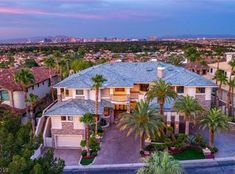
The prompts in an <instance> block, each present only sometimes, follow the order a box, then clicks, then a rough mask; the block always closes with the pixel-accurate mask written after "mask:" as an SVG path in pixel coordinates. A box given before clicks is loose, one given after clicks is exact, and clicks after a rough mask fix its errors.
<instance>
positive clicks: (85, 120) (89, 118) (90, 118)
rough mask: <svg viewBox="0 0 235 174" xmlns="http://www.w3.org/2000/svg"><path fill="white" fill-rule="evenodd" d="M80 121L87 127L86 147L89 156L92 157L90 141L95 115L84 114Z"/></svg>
mask: <svg viewBox="0 0 235 174" xmlns="http://www.w3.org/2000/svg"><path fill="white" fill-rule="evenodd" d="M80 121H81V122H82V123H84V124H85V126H86V131H85V133H86V147H87V156H90V148H89V140H90V126H91V125H92V124H93V123H94V115H93V114H91V113H86V114H84V115H83V116H82V117H81V118H80Z"/></svg>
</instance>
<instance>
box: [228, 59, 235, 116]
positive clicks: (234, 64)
mask: <svg viewBox="0 0 235 174" xmlns="http://www.w3.org/2000/svg"><path fill="white" fill-rule="evenodd" d="M229 65H230V66H231V74H230V76H229V81H228V83H227V84H228V86H229V89H228V94H227V109H228V114H231V108H233V106H232V107H230V104H231V103H232V100H233V93H232V92H233V88H234V87H235V84H234V78H232V76H233V75H234V74H235V60H231V61H230V62H229ZM232 104H233V103H232Z"/></svg>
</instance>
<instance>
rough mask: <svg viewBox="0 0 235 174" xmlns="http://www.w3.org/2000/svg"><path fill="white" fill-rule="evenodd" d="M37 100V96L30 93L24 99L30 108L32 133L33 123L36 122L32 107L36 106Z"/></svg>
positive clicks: (33, 131)
mask: <svg viewBox="0 0 235 174" xmlns="http://www.w3.org/2000/svg"><path fill="white" fill-rule="evenodd" d="M37 102H38V96H37V95H35V94H32V93H30V94H29V96H28V97H27V99H26V103H27V105H28V106H29V109H30V119H31V123H32V134H33V135H34V134H35V123H36V120H35V113H34V109H35V107H36V104H37Z"/></svg>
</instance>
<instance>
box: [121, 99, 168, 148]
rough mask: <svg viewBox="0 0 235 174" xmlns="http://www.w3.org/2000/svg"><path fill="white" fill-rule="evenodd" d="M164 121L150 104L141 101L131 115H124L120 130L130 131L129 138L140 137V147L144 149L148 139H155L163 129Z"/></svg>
mask: <svg viewBox="0 0 235 174" xmlns="http://www.w3.org/2000/svg"><path fill="white" fill-rule="evenodd" d="M163 125H164V122H163V119H162V118H161V117H160V115H157V114H156V110H155V109H153V108H151V107H150V106H149V103H148V102H145V101H143V100H141V101H140V102H138V103H137V106H136V108H135V109H134V110H133V111H132V112H131V113H123V114H122V116H121V118H120V121H119V123H118V125H117V126H118V127H119V128H120V130H128V132H127V136H129V135H130V134H131V133H135V136H136V137H138V136H139V137H140V147H141V149H143V147H144V141H145V138H146V137H155V135H156V133H158V134H160V132H161V131H162V129H163Z"/></svg>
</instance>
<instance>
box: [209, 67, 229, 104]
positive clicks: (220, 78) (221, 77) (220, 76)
mask: <svg viewBox="0 0 235 174" xmlns="http://www.w3.org/2000/svg"><path fill="white" fill-rule="evenodd" d="M213 79H214V80H216V82H218V83H219V88H218V92H217V106H219V101H220V98H221V97H222V96H221V95H222V93H221V92H222V85H225V84H226V83H227V81H228V80H227V76H226V74H225V73H224V71H223V70H220V69H219V70H217V71H216V73H215V76H214V78H213Z"/></svg>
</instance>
